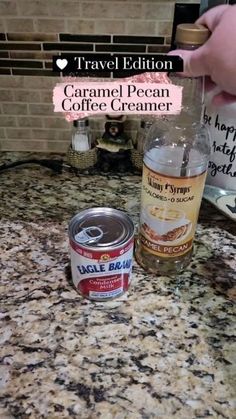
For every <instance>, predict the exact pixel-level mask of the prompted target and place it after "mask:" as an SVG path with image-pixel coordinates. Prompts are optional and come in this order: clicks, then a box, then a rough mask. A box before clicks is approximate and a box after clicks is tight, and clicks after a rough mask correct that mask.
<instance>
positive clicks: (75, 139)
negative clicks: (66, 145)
mask: <svg viewBox="0 0 236 419" xmlns="http://www.w3.org/2000/svg"><path fill="white" fill-rule="evenodd" d="M71 146H72V149H73V150H75V151H88V150H89V149H90V148H91V132H90V128H89V121H88V119H87V118H82V119H78V120H76V121H74V122H73V132H72V142H71Z"/></svg>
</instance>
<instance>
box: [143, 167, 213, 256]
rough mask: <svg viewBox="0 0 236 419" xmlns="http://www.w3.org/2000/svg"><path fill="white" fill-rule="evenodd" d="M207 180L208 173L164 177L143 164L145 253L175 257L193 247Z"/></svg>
mask: <svg viewBox="0 0 236 419" xmlns="http://www.w3.org/2000/svg"><path fill="white" fill-rule="evenodd" d="M205 178H206V172H203V173H201V174H200V175H196V176H192V177H171V176H165V175H163V174H161V173H158V172H155V171H153V170H152V169H150V168H149V167H148V166H146V165H145V164H144V165H143V180H142V196H141V215H140V241H141V243H142V246H143V247H144V248H145V250H146V251H148V252H150V253H152V254H154V255H157V256H161V257H176V256H180V255H184V254H185V253H187V252H188V251H189V250H190V249H191V248H192V245H193V237H194V233H195V228H196V224H197V219H198V213H199V209H200V204H201V198H202V194H203V188H204V183H205Z"/></svg>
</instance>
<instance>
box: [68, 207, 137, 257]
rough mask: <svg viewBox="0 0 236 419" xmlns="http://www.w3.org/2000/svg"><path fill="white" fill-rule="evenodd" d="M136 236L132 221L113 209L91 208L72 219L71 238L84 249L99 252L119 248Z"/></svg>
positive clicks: (70, 225) (70, 226)
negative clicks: (109, 248) (108, 248)
mask: <svg viewBox="0 0 236 419" xmlns="http://www.w3.org/2000/svg"><path fill="white" fill-rule="evenodd" d="M133 234H134V225H133V222H132V221H131V219H130V218H129V217H128V216H127V215H126V214H125V213H124V212H122V211H119V210H115V209H113V208H100V207H98V208H90V209H88V210H84V211H82V212H80V213H79V214H77V215H76V216H75V217H73V218H72V220H71V222H70V224H69V235H70V238H71V239H72V240H73V241H74V242H75V243H78V244H80V245H82V246H83V247H88V248H90V249H92V248H94V249H97V250H99V248H100V249H104V248H107V247H112V248H114V247H119V246H121V245H122V244H123V243H125V242H126V241H127V240H129V238H131V237H132V236H133Z"/></svg>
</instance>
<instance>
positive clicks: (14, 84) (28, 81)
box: [0, 0, 199, 153]
mask: <svg viewBox="0 0 236 419" xmlns="http://www.w3.org/2000/svg"><path fill="white" fill-rule="evenodd" d="M181 3H199V1H197V0H184V1H181ZM174 4H175V2H174V1H171V0H161V1H158V0H117V1H110V0H98V1H95V0H94V1H80V0H50V1H48V0H40V1H39V0H0V114H1V115H0V150H3V151H4V150H14V151H42V152H45V151H48V152H63V153H64V152H66V150H67V148H68V146H69V144H70V140H71V124H69V123H68V122H67V121H65V119H64V117H63V115H60V114H55V113H54V112H53V106H52V89H53V87H54V86H55V84H56V82H57V81H59V80H60V79H59V77H58V74H56V73H53V72H52V55H58V54H60V52H61V53H65V52H69V53H73V52H77V53H79V52H88V53H93V54H100V53H102V52H104V53H106V52H108V53H109V52H111V53H116V52H117V53H122V52H124V53H131V54H133V53H134V54H139V53H147V54H148V53H150V54H155V53H166V52H167V51H168V50H169V48H170V39H171V32H172V21H173V12H174ZM110 76H111V74H110V73H107V74H103V77H110ZM103 124H104V121H103V118H98V119H95V118H93V119H91V122H90V125H91V128H92V132H93V135H94V137H95V136H96V135H99V133H101V132H102V130H103ZM138 124H139V119H138V118H136V119H135V118H134V119H130V120H128V121H127V124H126V126H127V130H128V132H129V133H130V135H135V133H136V130H137V127H138Z"/></svg>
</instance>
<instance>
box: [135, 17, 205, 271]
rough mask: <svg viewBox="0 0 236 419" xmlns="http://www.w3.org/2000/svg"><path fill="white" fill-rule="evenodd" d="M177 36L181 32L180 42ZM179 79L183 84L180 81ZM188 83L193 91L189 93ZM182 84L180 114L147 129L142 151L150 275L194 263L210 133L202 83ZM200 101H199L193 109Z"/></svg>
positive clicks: (141, 238) (141, 237)
mask: <svg viewBox="0 0 236 419" xmlns="http://www.w3.org/2000/svg"><path fill="white" fill-rule="evenodd" d="M181 26H182V25H181ZM188 26H189V25H188ZM178 33H179V32H178V29H177V35H176V36H177V39H178ZM181 33H182V32H181ZM186 34H188V31H186V30H185V39H186V40H188V36H186ZM183 40H184V39H183V38H182V41H183ZM191 42H192V43H193V37H192V38H191ZM182 44H184V43H183V42H182ZM174 77H175V76H174ZM177 79H178V80H179V79H180V80H181V83H177ZM182 82H183V81H182V77H179V76H176V80H175V84H182ZM189 84H191V92H190V93H189V92H188V91H187V92H186V91H185V90H187V89H188V87H189ZM182 85H183V90H184V92H183V106H182V111H181V113H180V115H178V116H173V117H170V118H169V117H168V118H167V119H166V120H163V121H160V120H159V121H158V122H156V123H155V124H154V125H153V126H152V127H151V129H150V131H149V134H148V138H147V140H146V142H145V149H144V161H143V179H142V194H141V211H140V227H139V234H138V239H137V243H136V251H135V253H136V259H137V261H138V263H139V264H140V265H141V266H142V267H144V269H145V270H146V271H148V272H152V273H157V274H176V273H178V272H180V271H182V270H183V269H184V268H185V267H186V266H187V265H188V264H189V262H190V260H191V256H192V250H193V238H194V234H195V229H196V224H197V219H198V213H199V209H200V204H201V198H202V194H203V189H204V184H205V178H206V171H207V165H208V159H209V155H210V143H209V137H208V132H207V130H206V129H205V128H204V126H203V125H201V123H200V115H201V106H200V105H201V101H202V98H201V95H199V94H198V93H199V92H198V89H199V80H198V79H191V83H184V82H183V84H182ZM192 95H193V96H192ZM196 95H197V96H196ZM198 97H199V98H200V103H199V106H195V105H196V104H198V102H197V101H198ZM195 101H196V102H197V103H195Z"/></svg>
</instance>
